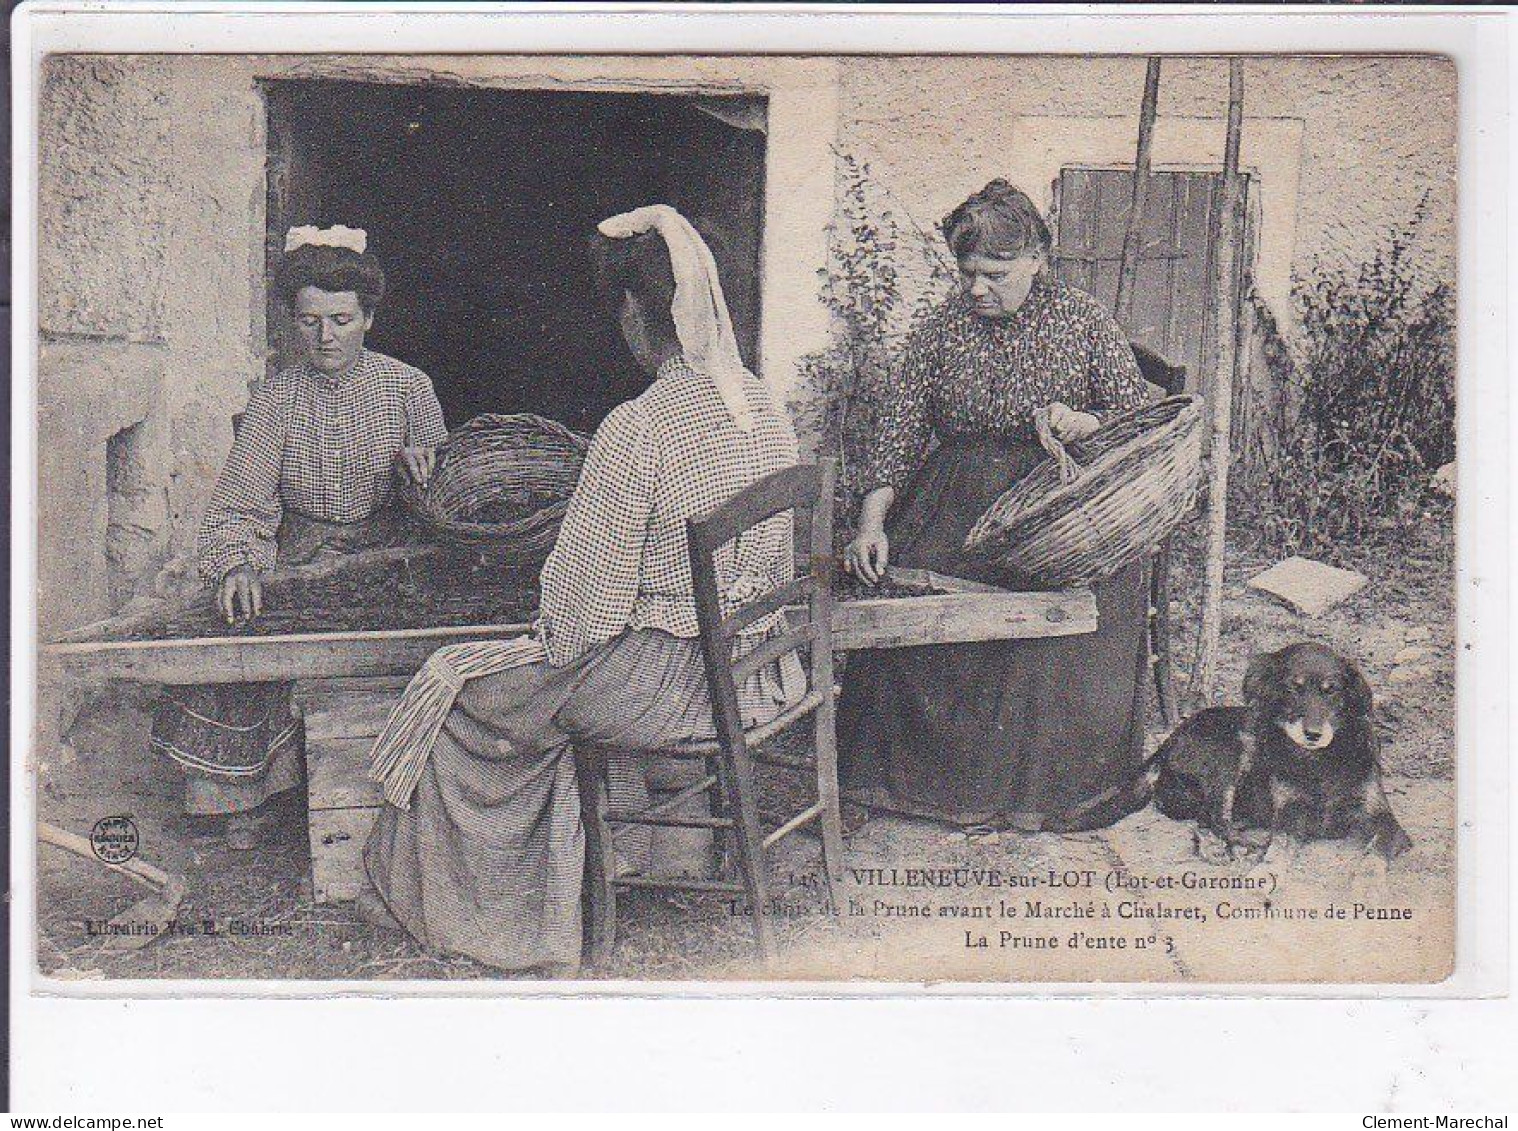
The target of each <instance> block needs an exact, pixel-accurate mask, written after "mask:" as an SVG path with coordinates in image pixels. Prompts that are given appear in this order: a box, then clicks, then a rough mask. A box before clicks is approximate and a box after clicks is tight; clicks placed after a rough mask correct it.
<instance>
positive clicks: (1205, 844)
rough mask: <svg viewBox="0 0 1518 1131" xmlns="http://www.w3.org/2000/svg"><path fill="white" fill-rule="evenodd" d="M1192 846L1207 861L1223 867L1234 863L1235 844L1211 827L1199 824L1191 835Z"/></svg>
mask: <svg viewBox="0 0 1518 1131" xmlns="http://www.w3.org/2000/svg"><path fill="white" fill-rule="evenodd" d="M1191 847H1192V848H1193V849H1194V850H1195V851H1196V854H1197V855H1198V856H1200V857H1201V858H1202V859H1203V860H1205V861H1206V862H1207V863H1209V864H1212V865H1215V866H1217V867H1222V866H1224V865H1226V864H1231V863H1233V859H1234V856H1233V846H1232V845H1230V844H1229V843H1228V841H1227V839H1226V838H1224V837H1221V836H1219V835H1218V834H1217V833H1215V832H1213V831H1212V830H1211V829H1209V828H1206V827H1204V826H1202V825H1198V826H1197V828H1196V830H1195V832H1193V833H1192V836H1191Z"/></svg>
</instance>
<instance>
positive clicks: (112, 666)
mask: <svg viewBox="0 0 1518 1131" xmlns="http://www.w3.org/2000/svg"><path fill="white" fill-rule="evenodd" d="M1095 629H1096V602H1095V598H1094V597H1092V595H1091V593H1090V591H1089V590H1083V589H1071V590H1061V591H1057V592H1054V593H952V594H947V595H944V596H932V597H904V598H889V599H880V600H873V599H872V600H865V601H840V602H839V603H838V604H837V605H836V606H835V612H834V647H835V648H838V649H843V650H846V649H849V648H890V647H910V646H912V645H914V644H946V643H954V642H957V641H966V640H1007V639H1016V638H1019V637H1044V636H1071V635H1077V634H1080V633H1085V632H1093V631H1095ZM527 631H529V626H528V625H525V624H512V625H474V626H460V627H453V628H408V629H397V630H395V631H391V632H327V633H313V634H311V635H308V636H262V637H260V636H242V637H220V638H214V639H208V640H138V641H109V642H105V643H98V644H49V645H45V646H44V647H43V648H42V649H41V652H42V658H43V660H44V662H46V663H48V664H51V665H55V666H60V667H62V668H63V669H65V670H66V671H67V672H68V674H69V675H71V676H74V677H75V678H79V679H89V680H109V679H122V680H129V681H132V682H137V683H164V684H199V683H260V682H265V681H269V680H283V679H294V680H305V679H328V678H341V677H355V676H410V675H411V674H413V673H414V672H415V671H416V670H417V668H419V667H421V666H422V664H423V663H424V662H425V661H426V659H427V657H428V656H430V655H432V653H433V652H435V651H437V649H438V648H440V647H442V646H443V645H445V644H457V643H459V642H461V641H465V640H503V639H504V640H509V639H512V638H514V637H517V636H521V635H523V634H524V633H526V632H527ZM913 631H918V632H921V633H922V635H921V636H920V637H919V638H916V639H912V638H911V633H912V632H913Z"/></svg>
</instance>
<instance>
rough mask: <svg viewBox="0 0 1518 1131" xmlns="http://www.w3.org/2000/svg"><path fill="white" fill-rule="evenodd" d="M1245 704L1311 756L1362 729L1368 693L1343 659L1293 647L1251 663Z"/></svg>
mask: <svg viewBox="0 0 1518 1131" xmlns="http://www.w3.org/2000/svg"><path fill="white" fill-rule="evenodd" d="M1244 702H1245V703H1246V704H1248V705H1249V707H1250V709H1251V710H1252V711H1253V712H1254V713H1255V715H1256V717H1257V718H1258V719H1259V720H1260V721H1261V722H1263V723H1265V724H1268V725H1271V726H1275V727H1277V728H1279V729H1280V730H1281V732H1282V733H1283V734H1285V735H1286V737H1287V738H1289V739H1291V741H1292V744H1293V745H1294V746H1295V747H1296V748H1297V749H1298V750H1299V751H1301V752H1303V753H1313V752H1316V751H1320V750H1324V749H1327V748H1328V747H1329V746H1331V745H1332V744H1333V740H1334V737H1335V735H1338V734H1341V733H1343V732H1345V731H1346V730H1348V729H1350V728H1359V727H1361V726H1363V725H1364V723H1365V720H1366V719H1368V718H1369V716H1370V709H1371V692H1370V686H1369V685H1368V684H1367V683H1366V682H1365V677H1364V676H1362V675H1361V674H1360V672H1359V669H1357V668H1356V667H1355V666H1354V665H1353V664H1351V663H1350V662H1349V661H1348V660H1346V659H1344V658H1343V657H1342V656H1339V655H1336V654H1335V653H1333V652H1330V651H1329V650H1328V649H1327V648H1324V647H1323V646H1322V645H1320V644H1292V645H1290V646H1289V647H1286V648H1282V649H1281V650H1280V651H1279V652H1268V653H1266V654H1264V655H1261V656H1256V657H1255V658H1254V659H1253V660H1251V661H1250V663H1249V670H1248V671H1247V672H1246V673H1245V675H1244Z"/></svg>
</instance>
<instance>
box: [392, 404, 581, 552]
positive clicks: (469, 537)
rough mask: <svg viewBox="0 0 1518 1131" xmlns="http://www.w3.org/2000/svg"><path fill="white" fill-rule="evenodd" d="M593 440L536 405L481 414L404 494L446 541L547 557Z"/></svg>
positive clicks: (446, 445)
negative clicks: (534, 409) (421, 482)
mask: <svg viewBox="0 0 1518 1131" xmlns="http://www.w3.org/2000/svg"><path fill="white" fill-rule="evenodd" d="M589 447H590V441H589V440H588V439H586V437H584V436H582V435H580V434H579V433H578V432H572V431H570V430H569V429H568V428H566V427H564V425H562V424H560V423H558V422H557V421H554V420H548V419H546V418H544V417H541V416H534V415H533V414H532V413H519V414H516V415H512V416H503V415H499V414H495V413H487V414H485V415H483V416H476V417H475V418H474V419H473V420H471V421H469V423H467V424H465V425H464V426H463V427H461V428H459V429H457V430H455V431H453V432H451V433H449V436H448V439H447V440H445V441H444V442H443V445H442V447H441V448H440V449H439V450H438V462H437V467H436V469H435V470H434V471H433V473H432V478H431V479H429V480H428V481H427V484H426V486H425V487H416V486H415V485H413V484H410V483H408V484H407V485H406V486H405V487H404V488H403V489H402V498H403V499H404V501H405V503H406V505H407V506H408V507H410V509H411V510H412V511H413V513H415V514H416V516H417V517H418V518H419V519H421V521H422V522H423V523H424V524H425V525H426V526H427V527H428V528H429V529H430V530H432V531H433V532H434V533H436V534H437V535H438V536H439V537H440V538H441V539H442V540H443V541H445V542H451V543H453V544H455V545H460V546H472V547H477V548H480V549H483V550H488V551H489V552H490V553H491V554H492V556H494V557H498V558H499V559H501V560H502V562H503V563H504V564H508V565H519V566H536V565H541V564H542V562H543V559H544V558H546V557H547V556H548V552H549V551H550V550H552V549H553V544H554V540H555V539H556V538H557V537H558V535H559V523H560V522H562V521H563V519H564V512H565V511H566V510H567V509H568V508H569V496H570V495H571V494H572V493H573V492H574V489H575V484H576V483H577V482H578V481H579V478H580V467H581V465H582V464H584V462H585V453H586V451H587V450H588V449H589Z"/></svg>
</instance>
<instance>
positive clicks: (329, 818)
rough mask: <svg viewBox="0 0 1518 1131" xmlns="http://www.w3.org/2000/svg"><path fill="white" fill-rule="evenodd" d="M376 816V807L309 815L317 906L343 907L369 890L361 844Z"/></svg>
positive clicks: (313, 889) (366, 837) (312, 867)
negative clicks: (325, 904)
mask: <svg viewBox="0 0 1518 1131" xmlns="http://www.w3.org/2000/svg"><path fill="white" fill-rule="evenodd" d="M378 816H379V806H377V805H376V806H374V807H373V808H368V807H365V808H360V809H328V810H325V811H320V812H313V813H312V814H311V889H312V898H313V899H314V900H315V901H316V902H317V903H345V902H348V901H351V900H354V899H357V898H358V897H359V895H361V894H362V893H363V891H364V890H365V889H366V888H367V887H368V886H369V880H368V877H367V876H366V875H365V874H364V842H365V841H366V840H368V839H369V830H370V829H372V828H373V827H374V822H375V820H376V818H378Z"/></svg>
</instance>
